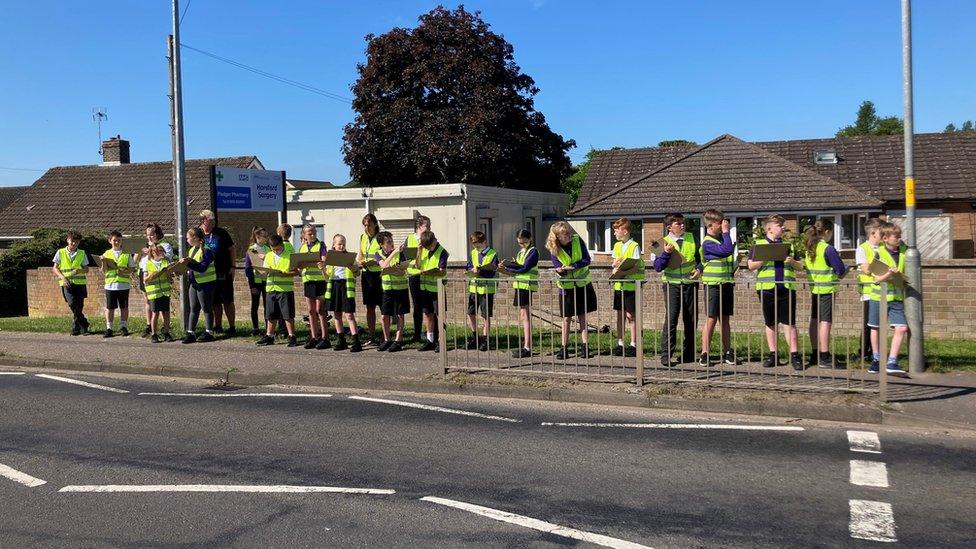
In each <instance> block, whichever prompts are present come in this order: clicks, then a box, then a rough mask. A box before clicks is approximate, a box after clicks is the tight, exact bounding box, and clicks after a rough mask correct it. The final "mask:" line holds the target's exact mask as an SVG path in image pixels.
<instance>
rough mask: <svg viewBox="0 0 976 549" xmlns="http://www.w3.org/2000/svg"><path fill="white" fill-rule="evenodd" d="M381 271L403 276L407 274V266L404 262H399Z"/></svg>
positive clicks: (386, 273)
mask: <svg viewBox="0 0 976 549" xmlns="http://www.w3.org/2000/svg"><path fill="white" fill-rule="evenodd" d="M380 273H381V274H385V275H393V276H403V275H405V274H407V266H406V265H404V264H403V263H397V264H396V265H390V266H389V267H387V268H385V269H383V270H381V271H380Z"/></svg>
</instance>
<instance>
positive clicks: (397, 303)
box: [380, 290, 410, 316]
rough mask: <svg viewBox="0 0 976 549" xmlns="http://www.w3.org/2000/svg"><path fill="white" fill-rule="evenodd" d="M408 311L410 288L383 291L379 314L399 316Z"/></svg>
mask: <svg viewBox="0 0 976 549" xmlns="http://www.w3.org/2000/svg"><path fill="white" fill-rule="evenodd" d="M409 312H410V290H385V291H384V292H383V303H381V304H380V314H382V315H383V316H399V315H405V314H407V313H409Z"/></svg>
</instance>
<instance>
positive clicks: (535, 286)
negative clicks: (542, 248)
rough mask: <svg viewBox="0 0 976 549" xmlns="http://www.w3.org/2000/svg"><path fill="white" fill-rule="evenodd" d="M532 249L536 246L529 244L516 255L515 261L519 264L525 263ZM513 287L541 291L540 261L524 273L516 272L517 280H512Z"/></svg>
mask: <svg viewBox="0 0 976 549" xmlns="http://www.w3.org/2000/svg"><path fill="white" fill-rule="evenodd" d="M532 250H535V247H533V246H529V247H528V248H525V249H522V250H520V251H519V253H518V255H517V256H515V262H516V263H518V264H519V265H525V259H526V258H527V257H529V254H530V253H532ZM537 253H538V252H537ZM512 287H513V288H515V289H516V290H528V291H530V292H537V291H539V263H538V262H536V264H535V267H532V268H531V269H529V270H528V271H525V272H524V273H516V274H515V282H512Z"/></svg>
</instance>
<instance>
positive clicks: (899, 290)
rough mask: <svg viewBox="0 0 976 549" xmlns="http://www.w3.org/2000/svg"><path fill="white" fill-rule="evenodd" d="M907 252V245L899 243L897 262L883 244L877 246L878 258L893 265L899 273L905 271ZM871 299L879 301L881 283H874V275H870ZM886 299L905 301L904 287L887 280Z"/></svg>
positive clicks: (888, 264)
mask: <svg viewBox="0 0 976 549" xmlns="http://www.w3.org/2000/svg"><path fill="white" fill-rule="evenodd" d="M907 253H908V246H905V245H904V244H901V245H899V246H898V262H897V263H895V258H893V257H891V252H889V251H888V247H887V246H885V245H884V244H881V245H880V246H878V260H879V261H881V262H882V263H884V264H885V265H887V266H889V267H893V268H894V269H895V270H896V271H898V272H899V273H902V274H903V275H904V273H905V254H907ZM871 301H881V284H875V283H874V276H873V275H872V276H871ZM888 301H905V288H904V287H899V286H896V285H894V284H892V283H891V282H890V281H889V282H888Z"/></svg>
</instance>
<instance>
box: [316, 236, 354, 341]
mask: <svg viewBox="0 0 976 549" xmlns="http://www.w3.org/2000/svg"><path fill="white" fill-rule="evenodd" d="M332 249H333V250H335V251H337V252H344V251H346V237H345V236H343V235H341V234H337V235H335V236H333V237H332ZM357 274H359V267H358V266H356V265H354V266H352V267H336V266H333V265H328V266H327V267H326V268H325V302H326V303H328V308H329V310H330V311H332V317H333V322H335V331H336V337H337V338H338V339H337V341H336V344H335V350H336V351H345V350H346V349H349V350H350V351H351V352H353V353H358V352H359V351H362V350H363V346H362V344H361V343H360V342H359V327H358V326H357V324H356V275H357ZM343 319H345V321H346V323H347V324H348V325H349V334H350V335H351V336H352V346H351V347H350V346H349V345H348V344H347V343H346V334H345V331H344V330H343V329H342V321H343Z"/></svg>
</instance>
